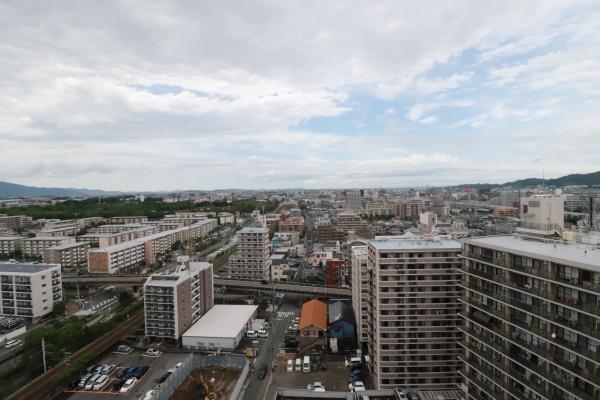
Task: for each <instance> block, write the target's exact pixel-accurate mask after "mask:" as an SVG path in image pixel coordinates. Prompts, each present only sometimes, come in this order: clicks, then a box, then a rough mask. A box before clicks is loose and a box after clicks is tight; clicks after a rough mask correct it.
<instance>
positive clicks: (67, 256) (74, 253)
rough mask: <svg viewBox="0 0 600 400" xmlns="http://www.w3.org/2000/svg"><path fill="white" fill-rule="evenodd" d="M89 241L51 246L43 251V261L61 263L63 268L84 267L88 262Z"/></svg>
mask: <svg viewBox="0 0 600 400" xmlns="http://www.w3.org/2000/svg"><path fill="white" fill-rule="evenodd" d="M89 249H90V245H89V243H84V242H76V243H67V244H62V245H59V246H54V247H50V248H48V249H44V250H43V251H42V261H43V262H45V263H47V264H60V266H61V267H63V268H75V267H83V266H86V264H87V253H88V250H89Z"/></svg>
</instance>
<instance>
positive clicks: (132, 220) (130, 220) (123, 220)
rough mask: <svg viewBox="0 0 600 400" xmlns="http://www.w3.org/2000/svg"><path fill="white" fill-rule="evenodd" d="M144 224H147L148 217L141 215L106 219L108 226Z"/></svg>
mask: <svg viewBox="0 0 600 400" xmlns="http://www.w3.org/2000/svg"><path fill="white" fill-rule="evenodd" d="M144 222H148V217H144V216H141V215H134V216H128V217H111V218H108V223H109V224H142V223H144Z"/></svg>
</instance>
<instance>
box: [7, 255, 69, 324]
mask: <svg viewBox="0 0 600 400" xmlns="http://www.w3.org/2000/svg"><path fill="white" fill-rule="evenodd" d="M0 296H1V297H2V302H1V303H0V315H2V314H3V315H7V316H16V317H23V318H27V319H29V320H35V319H37V318H39V317H42V316H44V315H46V314H49V313H51V312H52V309H53V307H54V304H55V303H58V302H60V301H61V300H62V281H61V274H60V265H58V264H11V263H1V262H0Z"/></svg>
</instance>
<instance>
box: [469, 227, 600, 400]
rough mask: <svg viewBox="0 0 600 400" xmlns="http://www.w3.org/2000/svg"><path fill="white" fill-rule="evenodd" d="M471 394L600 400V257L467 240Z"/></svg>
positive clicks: (539, 243) (573, 247)
mask: <svg viewBox="0 0 600 400" xmlns="http://www.w3.org/2000/svg"><path fill="white" fill-rule="evenodd" d="M463 247H464V248H463V257H464V260H465V264H464V278H463V283H462V286H463V289H464V290H463V298H462V302H463V304H464V307H463V312H462V314H461V317H462V318H463V319H464V323H463V326H462V328H461V330H462V331H463V333H464V335H463V341H462V346H463V347H464V353H463V354H462V355H461V356H460V357H461V359H462V360H463V361H464V364H465V366H464V369H463V370H462V371H461V374H462V375H463V376H464V389H465V391H466V392H467V394H468V396H469V398H472V399H508V400H521V399H536V400H537V399H540V400H541V399H547V400H550V399H552V400H555V399H557V400H572V399H578V400H593V399H599V398H600V249H598V247H596V246H588V245H582V244H577V243H568V242H555V241H545V240H543V239H541V238H531V237H523V236H491V237H480V238H469V239H464V240H463Z"/></svg>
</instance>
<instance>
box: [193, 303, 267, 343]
mask: <svg viewBox="0 0 600 400" xmlns="http://www.w3.org/2000/svg"><path fill="white" fill-rule="evenodd" d="M257 310H258V306H251V305H237V304H215V305H214V306H213V308H211V309H210V310H209V311H208V312H207V313H206V314H204V315H203V316H202V318H200V319H199V320H198V321H197V322H196V323H195V324H194V325H192V327H191V328H190V329H188V330H187V332H185V333H184V334H183V336H184V337H190V336H192V337H214V338H232V337H236V336H237V335H238V333H240V331H241V330H242V329H243V328H244V327H245V326H246V323H248V320H250V318H252V316H253V315H254V313H255V312H256V311H257Z"/></svg>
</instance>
